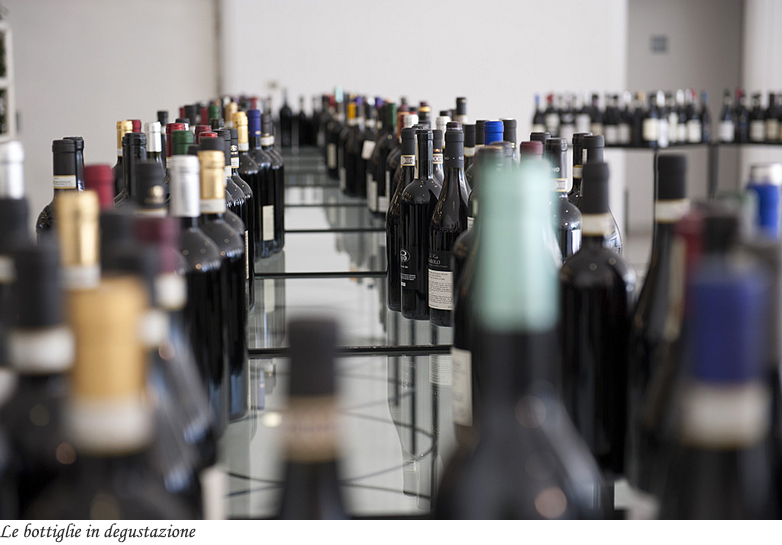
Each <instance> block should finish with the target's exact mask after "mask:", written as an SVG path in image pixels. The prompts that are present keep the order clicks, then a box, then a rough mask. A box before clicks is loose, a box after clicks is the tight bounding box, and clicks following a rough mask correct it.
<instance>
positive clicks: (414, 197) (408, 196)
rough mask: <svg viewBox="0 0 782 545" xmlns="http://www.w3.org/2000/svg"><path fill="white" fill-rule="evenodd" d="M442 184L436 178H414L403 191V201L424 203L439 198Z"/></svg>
mask: <svg viewBox="0 0 782 545" xmlns="http://www.w3.org/2000/svg"><path fill="white" fill-rule="evenodd" d="M441 190H442V186H441V185H440V182H438V181H437V180H436V179H434V178H426V179H423V180H421V179H418V180H413V181H412V182H410V183H409V184H407V186H406V187H405V188H404V190H403V191H402V202H403V203H415V204H423V203H430V202H431V201H432V200H433V199H434V200H436V199H439V198H440V193H441Z"/></svg>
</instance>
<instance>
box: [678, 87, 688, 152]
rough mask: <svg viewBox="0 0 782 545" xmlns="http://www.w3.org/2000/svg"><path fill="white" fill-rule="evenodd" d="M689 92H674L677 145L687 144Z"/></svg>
mask: <svg viewBox="0 0 782 545" xmlns="http://www.w3.org/2000/svg"><path fill="white" fill-rule="evenodd" d="M689 99H690V95H689V91H687V93H685V91H684V89H677V90H676V111H677V113H678V114H679V119H678V120H677V122H676V142H677V143H679V144H686V143H687V139H688V136H687V119H688V115H687V104H688V102H689Z"/></svg>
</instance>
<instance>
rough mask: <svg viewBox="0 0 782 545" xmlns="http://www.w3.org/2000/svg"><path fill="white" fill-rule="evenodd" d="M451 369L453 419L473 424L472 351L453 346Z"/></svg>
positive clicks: (457, 422)
mask: <svg viewBox="0 0 782 545" xmlns="http://www.w3.org/2000/svg"><path fill="white" fill-rule="evenodd" d="M451 369H452V372H453V398H452V399H453V401H452V404H453V405H452V407H453V421H454V422H455V423H456V424H460V425H462V426H472V353H471V352H470V351H469V350H462V349H461V348H456V347H453V348H451Z"/></svg>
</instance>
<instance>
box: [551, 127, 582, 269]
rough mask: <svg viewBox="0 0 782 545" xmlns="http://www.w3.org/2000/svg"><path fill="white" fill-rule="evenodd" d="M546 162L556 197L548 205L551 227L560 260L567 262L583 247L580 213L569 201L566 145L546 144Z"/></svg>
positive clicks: (558, 140)
mask: <svg viewBox="0 0 782 545" xmlns="http://www.w3.org/2000/svg"><path fill="white" fill-rule="evenodd" d="M544 157H545V159H546V160H547V161H548V162H549V164H550V168H551V176H552V178H553V181H554V192H555V193H554V196H553V197H552V199H551V202H550V203H549V208H550V209H551V215H552V226H553V229H554V234H555V235H556V239H557V244H558V245H559V252H560V260H561V261H565V260H566V259H567V258H569V257H570V256H571V255H573V254H574V253H576V252H577V251H578V249H579V248H580V247H581V212H580V211H579V209H578V207H577V206H576V205H574V204H573V203H571V202H570V201H569V200H568V198H567V193H568V175H567V142H565V140H563V139H562V138H549V139H548V140H546V151H545V155H544Z"/></svg>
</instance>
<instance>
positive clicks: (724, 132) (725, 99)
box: [720, 89, 735, 142]
mask: <svg viewBox="0 0 782 545" xmlns="http://www.w3.org/2000/svg"><path fill="white" fill-rule="evenodd" d="M734 119H735V117H734V112H733V108H732V107H731V103H730V91H729V90H728V89H725V92H724V93H723V94H722V112H721V113H720V142H733V141H734V139H735V133H734V130H735V129H734Z"/></svg>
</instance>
